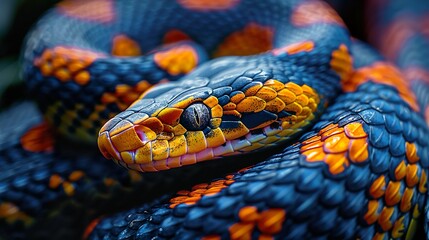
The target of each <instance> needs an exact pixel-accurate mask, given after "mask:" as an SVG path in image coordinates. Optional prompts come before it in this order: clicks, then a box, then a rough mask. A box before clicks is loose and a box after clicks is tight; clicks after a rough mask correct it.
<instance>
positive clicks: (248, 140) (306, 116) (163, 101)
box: [98, 59, 319, 172]
mask: <svg viewBox="0 0 429 240" xmlns="http://www.w3.org/2000/svg"><path fill="white" fill-rule="evenodd" d="M233 62H234V67H231V59H230V60H229V61H226V62H225V60H216V61H215V62H214V63H211V64H209V65H208V66H206V67H204V65H203V66H202V67H200V69H199V70H196V71H195V72H194V73H192V74H190V75H188V76H187V77H186V79H185V80H181V81H180V82H170V83H167V84H163V85H158V86H156V87H154V88H152V89H151V90H149V91H148V92H147V93H146V94H145V95H144V96H143V97H142V98H141V99H140V100H138V101H136V102H135V103H134V104H132V105H131V106H130V107H129V108H128V109H127V110H126V111H124V112H122V113H120V114H119V115H117V116H116V117H114V118H113V119H111V120H109V121H108V122H107V123H106V124H105V125H104V126H103V128H102V129H101V131H100V134H99V138H98V144H99V148H100V150H101V152H102V153H103V154H104V156H105V157H106V158H110V159H113V160H115V161H116V162H117V163H119V164H121V165H122V166H124V167H127V168H131V169H136V170H139V171H144V172H147V171H158V170H164V169H170V168H175V167H180V166H183V165H189V164H194V163H196V162H200V161H205V160H209V159H214V158H218V157H223V156H228V155H233V154H238V153H243V152H251V151H254V150H256V149H260V148H263V147H268V146H273V145H275V144H277V143H278V142H281V141H283V140H286V139H288V137H289V136H291V135H293V134H294V133H296V132H297V131H299V130H300V128H302V127H303V126H305V125H307V124H308V123H309V121H311V120H312V119H313V118H314V115H313V113H314V112H315V111H316V109H317V106H318V103H319V98H318V95H317V94H316V93H315V91H313V89H311V88H310V87H309V86H307V85H305V84H302V85H298V84H295V83H292V82H289V81H288V82H286V81H282V80H279V79H280V78H282V77H283V79H286V78H284V76H280V75H279V76H277V75H276V74H272V73H269V72H267V71H264V70H262V69H258V68H256V69H255V66H253V67H252V66H250V67H249V66H248V64H246V63H243V64H242V65H240V59H235V60H234V61H233ZM249 68H250V69H249ZM271 72H272V71H271ZM219 73H221V74H219Z"/></svg>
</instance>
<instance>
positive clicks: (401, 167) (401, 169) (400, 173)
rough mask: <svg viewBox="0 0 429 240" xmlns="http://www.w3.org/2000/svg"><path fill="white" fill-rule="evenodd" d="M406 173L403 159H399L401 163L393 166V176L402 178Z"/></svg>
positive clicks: (398, 178) (397, 178)
mask: <svg viewBox="0 0 429 240" xmlns="http://www.w3.org/2000/svg"><path fill="white" fill-rule="evenodd" d="M406 174H407V165H406V164H405V161H401V163H400V164H399V165H398V166H397V167H396V168H395V178H396V180H402V179H403V178H404V177H405V176H406Z"/></svg>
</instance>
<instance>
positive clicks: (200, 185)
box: [192, 183, 209, 191]
mask: <svg viewBox="0 0 429 240" xmlns="http://www.w3.org/2000/svg"><path fill="white" fill-rule="evenodd" d="M208 186H209V185H208V184H207V183H201V184H197V185H195V186H193V187H192V191H195V190H197V189H207V187H208Z"/></svg>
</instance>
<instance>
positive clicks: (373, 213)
mask: <svg viewBox="0 0 429 240" xmlns="http://www.w3.org/2000/svg"><path fill="white" fill-rule="evenodd" d="M378 208H379V202H378V201H377V200H370V201H369V202H368V211H367V212H366V213H365V215H364V217H363V218H364V219H365V221H366V223H367V224H368V225H372V224H374V223H375V222H376V221H377V220H378V217H379V216H380V214H379V212H378Z"/></svg>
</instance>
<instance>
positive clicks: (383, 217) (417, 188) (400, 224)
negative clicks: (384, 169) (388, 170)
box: [364, 142, 427, 239]
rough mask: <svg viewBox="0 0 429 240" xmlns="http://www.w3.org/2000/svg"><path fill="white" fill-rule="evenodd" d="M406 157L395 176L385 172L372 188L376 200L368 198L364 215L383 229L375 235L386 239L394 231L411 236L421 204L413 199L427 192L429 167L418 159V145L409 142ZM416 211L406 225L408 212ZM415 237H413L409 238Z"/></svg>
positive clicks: (396, 233)
mask: <svg viewBox="0 0 429 240" xmlns="http://www.w3.org/2000/svg"><path fill="white" fill-rule="evenodd" d="M405 148H406V160H405V159H404V160H403V161H402V162H401V163H400V164H399V165H398V166H397V167H396V169H395V177H394V178H393V179H390V181H389V178H386V177H385V176H384V175H381V176H380V177H378V178H377V179H376V180H375V181H374V182H373V183H372V185H371V187H370V189H369V192H368V193H369V195H370V196H371V197H372V200H370V201H369V202H368V210H367V212H366V214H365V216H364V219H365V221H366V222H367V223H368V224H377V225H378V226H379V227H380V229H381V230H382V231H383V232H378V233H377V234H376V236H375V239H383V237H384V236H385V235H386V234H387V233H388V232H390V234H391V236H392V237H393V238H395V239H396V238H401V237H403V236H404V234H405V233H406V235H407V239H411V238H412V235H413V234H414V232H415V228H416V226H417V219H418V217H419V215H420V212H419V206H418V204H416V203H415V202H413V201H412V200H413V196H414V195H417V194H425V193H426V192H427V187H426V182H427V171H426V170H425V169H423V168H422V167H421V166H420V165H419V163H418V161H419V157H418V155H417V147H416V145H415V144H414V143H409V142H407V143H406V144H405ZM395 211H399V214H397V216H398V218H397V219H392V216H393V215H394V213H395ZM408 212H412V220H411V222H410V224H409V226H408V229H405V225H404V214H405V213H408ZM409 237H411V238H409Z"/></svg>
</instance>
